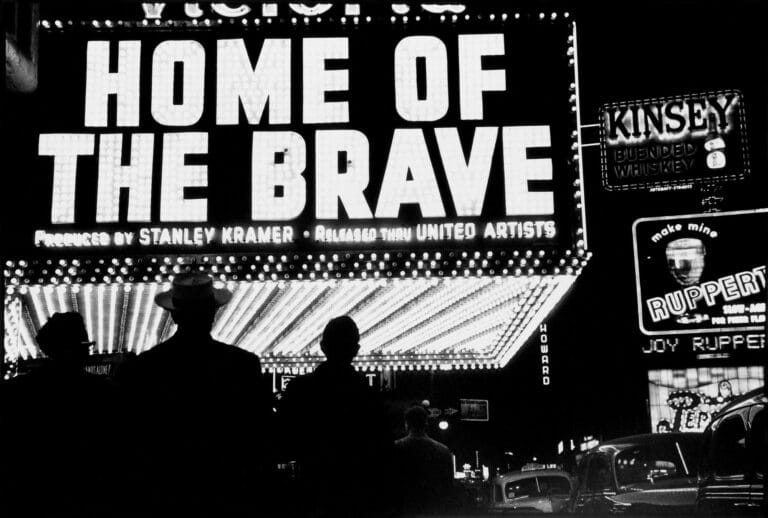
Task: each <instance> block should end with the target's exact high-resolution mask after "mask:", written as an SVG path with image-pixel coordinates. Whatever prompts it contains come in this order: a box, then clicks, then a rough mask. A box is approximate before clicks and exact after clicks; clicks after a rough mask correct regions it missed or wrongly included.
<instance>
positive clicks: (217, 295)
mask: <svg viewBox="0 0 768 518" xmlns="http://www.w3.org/2000/svg"><path fill="white" fill-rule="evenodd" d="M231 297H232V294H231V293H230V292H229V291H227V290H225V289H220V288H214V287H213V279H211V277H209V276H208V275H205V274H202V273H182V274H179V275H177V276H176V277H174V279H173V283H172V284H171V289H170V290H168V291H164V292H163V293H160V294H158V295H157V296H156V297H155V302H156V303H157V305H158V306H160V307H162V308H165V309H167V310H168V311H170V312H171V317H173V321H174V322H176V325H178V326H179V331H181V332H191V333H196V334H208V333H210V332H211V328H212V327H213V320H214V318H215V317H216V311H218V309H219V307H221V306H223V305H224V304H226V303H227V302H229V299H230V298H231Z"/></svg>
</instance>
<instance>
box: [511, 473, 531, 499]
mask: <svg viewBox="0 0 768 518" xmlns="http://www.w3.org/2000/svg"><path fill="white" fill-rule="evenodd" d="M505 493H506V495H507V499H508V500H511V499H512V498H524V497H527V496H536V495H538V493H539V488H538V487H536V479H535V478H533V477H531V478H523V479H520V480H515V481H514V482H509V483H508V484H507V485H506V487H505Z"/></svg>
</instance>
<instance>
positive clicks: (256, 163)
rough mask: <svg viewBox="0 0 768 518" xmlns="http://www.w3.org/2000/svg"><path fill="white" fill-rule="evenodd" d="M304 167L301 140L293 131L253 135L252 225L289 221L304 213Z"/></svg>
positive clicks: (304, 161)
mask: <svg viewBox="0 0 768 518" xmlns="http://www.w3.org/2000/svg"><path fill="white" fill-rule="evenodd" d="M306 165H307V147H306V144H305V143H304V139H303V138H302V137H301V135H299V134H298V133H296V132H294V131H254V132H253V154H252V157H251V167H252V183H251V185H252V189H253V190H252V208H251V216H252V218H253V220H254V221H274V220H289V219H293V218H296V217H298V216H299V214H301V211H303V210H304V205H305V204H306V198H307V185H306V180H305V179H304V177H303V176H302V175H301V174H302V173H303V172H304V168H305V167H306Z"/></svg>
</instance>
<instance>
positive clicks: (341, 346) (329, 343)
mask: <svg viewBox="0 0 768 518" xmlns="http://www.w3.org/2000/svg"><path fill="white" fill-rule="evenodd" d="M359 340H360V331H359V330H358V329H357V324H355V321H354V320H352V319H351V318H350V317H348V316H346V315H344V316H341V317H336V318H334V319H332V320H331V321H330V322H328V325H326V326H325V330H324V331H323V337H322V339H321V340H320V349H321V350H322V351H323V354H325V356H326V358H328V361H330V362H334V363H350V364H351V363H352V359H353V358H354V357H355V356H356V355H357V351H359V350H360V344H359V343H358V341H359Z"/></svg>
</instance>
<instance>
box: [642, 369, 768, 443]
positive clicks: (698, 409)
mask: <svg viewBox="0 0 768 518" xmlns="http://www.w3.org/2000/svg"><path fill="white" fill-rule="evenodd" d="M763 383H764V374H763V368H762V367H759V366H752V367H698V368H691V369H675V370H672V369H661V370H652V371H649V372H648V392H649V403H650V410H651V426H652V429H651V431H652V432H654V433H665V432H703V431H704V428H706V426H707V424H709V422H710V421H711V420H712V416H713V415H715V414H716V413H717V412H718V411H719V410H720V409H721V408H723V407H724V406H725V405H727V404H728V403H729V402H731V401H732V400H734V399H736V398H737V397H739V396H740V395H742V394H745V393H747V392H749V391H750V390H754V389H756V388H758V387H761V386H762V385H763Z"/></svg>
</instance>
